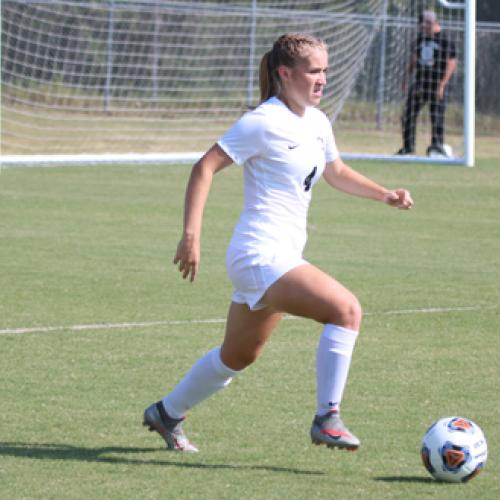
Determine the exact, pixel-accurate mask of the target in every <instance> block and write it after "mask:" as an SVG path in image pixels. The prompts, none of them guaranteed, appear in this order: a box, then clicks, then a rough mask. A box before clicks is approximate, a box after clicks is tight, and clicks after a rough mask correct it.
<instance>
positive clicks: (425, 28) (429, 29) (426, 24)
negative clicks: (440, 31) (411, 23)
mask: <svg viewBox="0 0 500 500" xmlns="http://www.w3.org/2000/svg"><path fill="white" fill-rule="evenodd" d="M420 26H421V28H422V32H423V33H424V34H425V35H432V34H433V32H434V23H433V22H432V21H427V20H424V21H422V24H421V25H420Z"/></svg>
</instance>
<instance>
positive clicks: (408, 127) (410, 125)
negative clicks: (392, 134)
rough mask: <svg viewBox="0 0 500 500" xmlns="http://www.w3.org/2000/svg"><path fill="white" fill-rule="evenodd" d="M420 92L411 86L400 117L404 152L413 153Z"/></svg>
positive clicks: (419, 107) (420, 104)
mask: <svg viewBox="0 0 500 500" xmlns="http://www.w3.org/2000/svg"><path fill="white" fill-rule="evenodd" d="M422 105H423V101H422V98H421V90H419V89H418V88H417V87H416V86H415V85H412V86H411V87H410V89H409V90H408V97H407V99H406V104H405V108H404V111H403V116H402V119H401V121H402V130H403V147H404V149H405V150H406V151H411V152H414V151H415V142H416V128H417V118H418V114H419V112H420V109H421V108H422Z"/></svg>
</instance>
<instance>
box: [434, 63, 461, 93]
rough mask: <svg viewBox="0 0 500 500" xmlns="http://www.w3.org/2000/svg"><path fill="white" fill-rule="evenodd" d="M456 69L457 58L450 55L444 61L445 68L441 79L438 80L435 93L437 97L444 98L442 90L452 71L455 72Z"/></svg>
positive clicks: (444, 88)
mask: <svg viewBox="0 0 500 500" xmlns="http://www.w3.org/2000/svg"><path fill="white" fill-rule="evenodd" d="M456 69H457V58H456V57H450V58H449V59H448V60H447V61H446V70H445V72H444V75H443V78H441V81H440V82H439V85H438V89H437V93H438V97H439V99H443V98H444V92H445V90H446V87H447V85H448V83H449V81H450V79H451V77H452V76H453V73H455V70H456Z"/></svg>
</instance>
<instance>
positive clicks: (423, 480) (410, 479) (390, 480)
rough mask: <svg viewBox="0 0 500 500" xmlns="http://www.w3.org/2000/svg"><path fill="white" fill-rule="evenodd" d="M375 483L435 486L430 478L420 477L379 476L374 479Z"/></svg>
mask: <svg viewBox="0 0 500 500" xmlns="http://www.w3.org/2000/svg"><path fill="white" fill-rule="evenodd" d="M373 479H375V481H384V482H386V483H434V484H437V482H436V480H435V479H432V477H422V476H379V477H374V478H373Z"/></svg>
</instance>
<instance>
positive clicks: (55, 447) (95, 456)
mask: <svg viewBox="0 0 500 500" xmlns="http://www.w3.org/2000/svg"><path fill="white" fill-rule="evenodd" d="M158 451H159V448H132V447H123V446H106V447H102V448H84V447H81V446H72V445H68V444H53V443H15V442H14V443H6V442H3V443H0V456H10V457H18V458H30V459H34V460H77V461H80V462H98V463H107V464H125V465H160V466H163V467H181V468H187V469H228V470H264V471H268V472H284V473H287V474H302V475H318V476H319V475H324V474H325V473H324V472H321V471H314V470H303V469H295V468H290V467H275V466H272V465H233V464H211V463H202V462H182V461H177V460H170V459H168V460H156V459H151V460H147V459H139V458H128V457H123V456H110V455H112V454H117V455H124V454H136V453H156V452H158ZM165 453H166V454H168V455H169V456H171V457H173V456H175V455H176V453H175V452H168V451H165ZM182 456H183V457H187V456H188V455H187V454H183V455H182ZM189 456H191V457H195V456H196V455H191V454H190V455H189Z"/></svg>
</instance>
